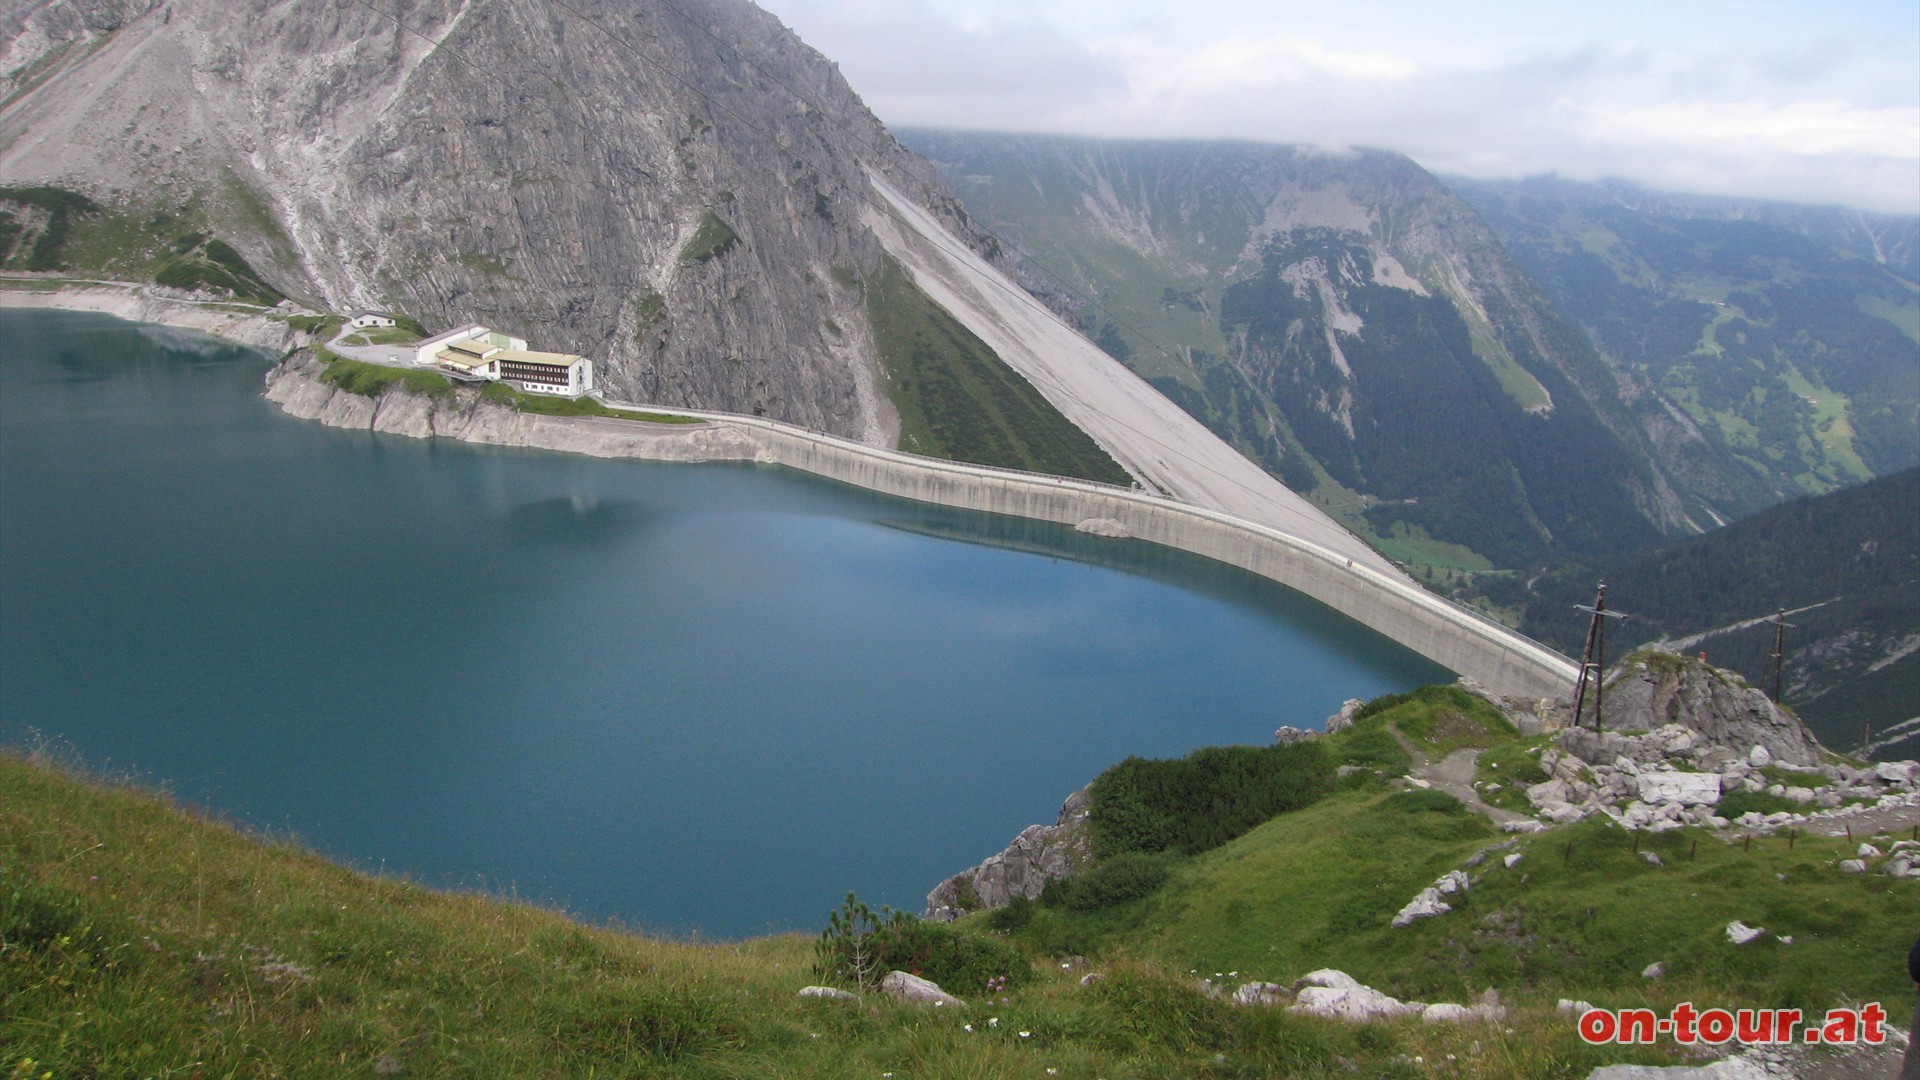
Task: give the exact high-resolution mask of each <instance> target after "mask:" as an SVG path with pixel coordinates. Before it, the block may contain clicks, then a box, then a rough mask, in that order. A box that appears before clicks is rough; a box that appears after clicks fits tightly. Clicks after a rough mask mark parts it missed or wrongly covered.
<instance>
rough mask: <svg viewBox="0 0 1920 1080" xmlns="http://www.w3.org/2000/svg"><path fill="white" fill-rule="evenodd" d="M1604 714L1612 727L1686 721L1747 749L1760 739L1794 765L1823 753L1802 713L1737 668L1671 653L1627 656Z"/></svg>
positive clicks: (1714, 739) (1715, 739)
mask: <svg viewBox="0 0 1920 1080" xmlns="http://www.w3.org/2000/svg"><path fill="white" fill-rule="evenodd" d="M1605 721H1606V727H1607V729H1608V730H1611V731H1649V730H1652V729H1653V728H1656V727H1660V726H1662V725H1666V724H1679V725H1681V726H1683V727H1686V728H1690V729H1692V730H1693V731H1694V732H1695V733H1697V735H1698V736H1699V738H1701V739H1703V740H1704V741H1705V742H1706V743H1707V744H1708V745H1709V746H1717V747H1725V748H1728V749H1734V750H1738V751H1739V752H1740V753H1742V754H1749V753H1751V748H1752V747H1755V746H1760V747H1764V748H1765V749H1766V750H1767V752H1768V754H1769V755H1770V756H1771V759H1772V760H1773V761H1778V762H1783V763H1785V764H1789V765H1814V764H1817V763H1818V762H1819V760H1820V746H1819V744H1818V743H1816V742H1814V740H1813V736H1812V735H1810V734H1808V733H1807V729H1806V727H1805V726H1804V725H1802V724H1801V723H1800V720H1799V718H1798V717H1796V716H1794V715H1793V714H1792V713H1790V712H1787V711H1786V710H1785V709H1782V708H1780V707H1779V706H1778V705H1775V704H1774V703H1773V702H1772V701H1770V700H1768V698H1767V695H1765V694H1764V693H1761V692H1760V691H1759V690H1758V689H1755V688H1754V687H1751V686H1748V685H1747V683H1746V680H1744V679H1742V678H1741V677H1740V676H1738V675H1736V674H1734V673H1733V672H1731V671H1726V670H1724V669H1721V668H1716V667H1714V666H1712V665H1710V664H1708V663H1706V662H1705V661H1703V660H1695V659H1692V658H1690V657H1685V656H1677V655H1674V654H1671V653H1655V652H1642V653H1635V654H1633V655H1631V656H1628V657H1627V658H1626V659H1624V660H1622V661H1621V662H1620V664H1619V666H1617V667H1616V668H1615V669H1614V670H1613V672H1612V674H1611V675H1610V676H1609V677H1608V679H1607V693H1606V715H1605ZM1762 764H1764V763H1762Z"/></svg>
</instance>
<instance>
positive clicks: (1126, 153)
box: [900, 131, 1714, 569]
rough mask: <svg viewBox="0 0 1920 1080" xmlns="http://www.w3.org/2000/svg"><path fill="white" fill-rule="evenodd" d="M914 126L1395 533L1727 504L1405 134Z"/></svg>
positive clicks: (1128, 340)
mask: <svg viewBox="0 0 1920 1080" xmlns="http://www.w3.org/2000/svg"><path fill="white" fill-rule="evenodd" d="M900 137H901V139H902V141H903V142H905V143H906V144H907V145H908V146H910V147H912V148H913V149H915V150H917V151H919V152H920V153H921V154H923V155H925V156H926V157H928V158H929V159H931V160H932V161H934V162H935V164H937V165H938V166H939V167H940V169H941V171H942V172H943V173H944V174H945V176H946V178H947V181H948V183H949V185H950V186H951V187H952V189H953V190H954V191H955V193H956V194H958V195H959V197H960V198H961V199H962V200H963V201H964V202H965V203H966V205H967V207H968V209H969V212H970V213H972V214H973V215H974V217H975V219H976V220H978V221H979V222H980V223H981V224H982V225H984V226H985V227H987V228H989V229H991V230H992V231H994V232H995V233H996V234H997V235H999V236H1000V237H1001V238H1002V240H1003V241H1005V242H1007V243H1008V245H1009V246H1010V247H1011V248H1012V249H1013V251H1014V254H1015V257H1016V262H1022V261H1024V270H1023V274H1022V278H1021V280H1022V281H1023V283H1026V284H1028V285H1029V287H1031V288H1034V289H1035V290H1036V291H1038V292H1041V293H1042V294H1044V295H1049V296H1050V297H1051V299H1052V300H1053V301H1054V302H1055V304H1056V306H1058V307H1061V308H1063V309H1066V310H1068V311H1070V312H1072V313H1073V315H1074V316H1075V317H1077V318H1078V320H1079V321H1080V322H1081V324H1082V325H1083V327H1084V328H1085V329H1086V330H1087V332H1088V333H1089V335H1090V336H1093V337H1094V338H1095V339H1096V340H1098V341H1099V342H1100V343H1101V344H1102V345H1103V346H1104V347H1105V348H1106V349H1107V350H1108V351H1109V352H1110V353H1112V354H1113V355H1114V356H1116V357H1117V358H1119V359H1121V360H1123V361H1125V362H1127V363H1128V364H1130V365H1131V366H1133V367H1134V368H1135V369H1136V370H1138V371H1140V372H1141V373H1142V374H1143V375H1145V376H1147V377H1148V378H1150V379H1151V380H1153V382H1154V384H1155V385H1156V386H1158V387H1159V388H1160V389H1161V390H1162V391H1163V392H1165V393H1167V394H1168V395H1169V396H1170V397H1173V398H1174V399H1175V400H1176V401H1179V402H1180V403H1181V404H1182V405H1183V406H1184V407H1185V408H1186V409H1187V410H1188V411H1189V412H1191V413H1193V414H1194V415H1195V416H1198V417H1200V418H1201V419H1203V420H1204V421H1206V422H1207V423H1208V424H1209V425H1210V426H1211V427H1213V428H1214V430H1216V431H1218V432H1220V433H1221V434H1222V435H1223V436H1224V437H1226V438H1228V439H1229V440H1230V441H1232V442H1234V443H1235V444H1236V445H1238V446H1239V447H1240V448H1241V449H1242V450H1243V451H1244V452H1246V453H1247V454H1248V455H1249V456H1250V457H1253V458H1254V459H1255V460H1256V461H1259V462H1260V463H1262V464H1263V465H1264V466H1266V467H1267V468H1268V469H1269V470H1271V471H1273V472H1274V473H1276V474H1277V475H1279V476H1281V477H1282V478H1284V479H1285V480H1286V481H1287V483H1288V484H1289V485H1290V486H1292V487H1294V488H1295V489H1296V490H1300V491H1303V492H1313V493H1314V497H1315V498H1316V500H1317V501H1319V502H1320V503H1321V505H1323V506H1324V507H1327V508H1328V509H1329V510H1331V511H1333V512H1335V513H1336V514H1338V515H1340V516H1341V517H1342V518H1343V520H1346V521H1347V522H1348V524H1349V525H1351V526H1354V527H1356V528H1358V529H1359V530H1361V531H1362V532H1363V533H1366V534H1369V535H1370V536H1371V538H1373V539H1374V540H1375V542H1376V543H1378V544H1379V545H1380V546H1381V547H1382V548H1383V550H1386V551H1388V552H1389V553H1390V554H1392V555H1394V556H1395V557H1396V558H1401V559H1405V560H1408V561H1410V562H1413V563H1416V564H1425V565H1427V566H1432V567H1439V568H1446V569H1483V568H1486V567H1488V566H1492V565H1506V566H1511V565H1518V564H1521V563H1524V562H1527V561H1530V560H1532V559H1535V558H1538V557H1540V556H1541V555H1542V554H1544V553H1548V552H1576V551H1608V550H1620V549H1623V548H1629V547H1634V546H1638V545H1644V544H1648V543H1653V542H1655V541H1657V540H1659V539H1660V538H1661V537H1663V536H1673V535H1682V534H1685V533H1687V532H1691V531H1694V530H1696V529H1699V528H1707V527H1711V526H1712V524H1713V523H1714V517H1713V516H1712V513H1711V512H1710V511H1711V509H1712V507H1711V504H1710V503H1709V502H1707V501H1706V500H1704V499H1702V498H1700V497H1699V496H1698V495H1696V494H1695V493H1694V492H1692V491H1691V490H1689V489H1688V488H1686V487H1683V486H1678V485H1675V484H1673V483H1672V482H1670V477H1669V469H1668V462H1667V460H1666V456H1664V455H1663V454H1662V453H1661V452H1660V449H1659V447H1658V446H1656V445H1655V443H1654V442H1653V440H1652V439H1650V438H1649V436H1648V434H1647V432H1646V430H1645V428H1644V427H1643V426H1642V424H1641V423H1640V422H1639V421H1638V419H1637V418H1636V416H1635V413H1634V408H1633V405H1632V400H1633V397H1634V388H1633V387H1632V386H1630V385H1626V384H1623V383H1622V381H1621V380H1620V378H1619V377H1618V374H1617V373H1616V372H1615V370H1614V369H1613V368H1611V367H1610V366H1609V365H1608V364H1606V362H1605V361H1604V360H1603V359H1602V358H1601V357H1600V356H1599V354H1598V353H1596V352H1595V351H1594V349H1593V348H1592V346H1591V344H1590V343H1589V342H1587V341H1586V339H1585V337H1584V335H1582V334H1581V333H1580V331H1579V330H1578V328H1577V327H1575V326H1573V325H1572V324H1570V323H1569V322H1567V321H1566V320H1565V319H1564V318H1563V317H1561V316H1560V314H1559V313H1558V312H1557V311H1555V310H1554V308H1553V306H1552V304H1551V303H1549V302H1548V301H1547V299H1546V298H1545V297H1544V296H1543V295H1541V294H1540V292H1539V291H1538V290H1537V289H1536V288H1535V287H1534V286H1533V285H1532V283H1531V282H1530V281H1528V280H1527V276H1526V274H1525V273H1524V272H1523V271H1522V270H1521V268H1520V267H1519V265H1518V264H1517V263H1515V262H1514V261H1513V260H1512V258H1511V257H1510V256H1509V255H1508V254H1507V253H1506V251H1505V250H1504V249H1503V248H1502V247H1501V245H1500V243H1499V241H1498V239H1497V238H1496V237H1495V236H1494V235H1493V234H1492V232H1491V231H1489V230H1488V229H1487V228H1486V226H1485V224H1484V223H1483V222H1482V221H1481V220H1480V217H1479V215H1478V214H1477V213H1476V212H1475V211H1474V210H1473V209H1472V208H1471V207H1469V206H1468V205H1467V204H1466V203H1464V202H1462V201H1461V200H1460V199H1459V198H1457V197H1456V196H1454V195H1453V194H1452V193H1451V192H1450V191H1448V190H1447V188H1446V187H1445V186H1444V185H1443V184H1441V183H1440V182H1439V181H1438V180H1436V179H1435V178H1434V177H1432V176H1431V175H1430V174H1428V173H1427V172H1426V171H1425V170H1423V169H1421V168H1420V167H1419V166H1418V165H1416V164H1414V163H1413V162H1412V161H1410V160H1408V159H1407V158H1405V157H1404V156H1401V155H1398V154H1392V153H1386V152H1381V151H1354V152H1351V153H1345V154H1327V153H1321V152H1317V151H1313V150H1308V149H1302V148H1298V147H1285V146H1271V145H1259V144H1252V143H1232V142H1148V141H1119V140H1097V139H1076V138H1061V137H1051V136H1016V135H991V134H979V133H959V132H938V131H903V132H901V133H900ZM1054 276H1057V277H1058V278H1059V279H1060V280H1061V281H1063V282H1064V284H1065V288H1062V287H1061V285H1060V284H1057V283H1054V282H1051V281H1049V280H1048V279H1049V278H1050V277H1054Z"/></svg>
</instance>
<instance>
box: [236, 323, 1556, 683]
mask: <svg viewBox="0 0 1920 1080" xmlns="http://www.w3.org/2000/svg"><path fill="white" fill-rule="evenodd" d="M320 370H321V367H320V365H319V363H318V362H317V361H310V360H301V359H299V358H295V359H293V360H289V361H288V362H286V363H283V364H282V365H280V366H279V367H276V368H275V369H274V370H273V371H272V372H270V373H269V374H268V376H267V391H266V396H267V397H268V398H269V399H270V400H273V401H275V402H277V403H279V405H280V407H281V408H282V409H284V410H286V411H287V412H288V413H291V414H293V415H295V416H300V417H304V418H306V419H309V420H318V421H320V422H322V423H325V424H329V425H332V426H335V427H348V428H361V429H368V430H373V431H381V432H388V433H391V434H396V435H408V436H412V437H415V438H429V437H433V436H441V437H446V438H455V439H462V440H465V441H468V442H477V443H489V444H493V445H499V446H522V447H533V448H539V449H547V450H562V451H567V452H570V453H578V454H590V455H593V456H596V457H630V458H644V459H648V460H655V461H690V462H691V461H762V462H769V463H774V464H780V465H785V466H788V467H790V468H794V469H799V470H801V471H802V472H808V473H812V474H814V475H816V476H821V477H826V478H827V479H831V480H838V481H841V482H843V483H848V484H854V485H856V486H859V487H863V488H866V489H868V490H870V491H877V492H881V493H883V494H887V495H897V496H899V497H901V498H906V499H914V500H918V501H920V502H930V503H938V504H940V505H943V506H953V507H959V508H961V509H965V510H982V511H986V512H988V513H993V514H1010V515H1013V516H1015V517H1024V518H1034V519H1037V520H1041V521H1052V522H1057V523H1060V524H1064V525H1079V524H1080V523H1081V522H1086V521H1090V520H1092V521H1097V520H1100V519H1108V520H1110V521H1113V522H1118V523H1120V525H1122V526H1124V527H1125V531H1126V533H1127V534H1128V535H1131V536H1133V537H1136V538H1138V539H1141V540H1147V541H1151V542H1153V543H1156V544H1164V545H1166V546H1167V547H1171V548H1178V549H1180V550H1182V551H1188V552H1192V553H1194V554H1196V555H1204V556H1206V557H1207V558H1210V559H1217V560H1219V561H1220V562H1223V563H1227V564H1229V565H1232V566H1237V567H1240V568H1241V569H1243V570H1248V571H1250V572H1252V573H1255V574H1258V575H1260V576H1261V577H1264V578H1268V579H1270V580H1273V581H1277V582H1279V583H1280V584H1282V585H1285V586H1287V587H1289V588H1292V589H1295V590H1297V591H1299V592H1301V593H1304V594H1306V595H1307V596H1311V597H1313V598H1314V599H1315V600H1318V601H1320V602H1321V603H1324V604H1326V605H1327V606H1329V607H1331V608H1333V609H1334V610H1336V611H1339V612H1342V613H1343V614H1346V615H1348V616H1350V617H1352V618H1354V619H1357V620H1359V621H1360V622H1361V623H1364V624H1365V625H1367V626H1369V627H1372V628H1373V629H1374V630H1377V631H1379V632H1380V633H1382V634H1385V635H1386V636H1387V637H1389V638H1391V639H1392V640H1394V641H1397V642H1399V643H1400V644H1402V645H1405V646H1406V647H1408V648H1410V649H1412V650H1413V651H1414V652H1417V653H1419V654H1420V655H1422V656H1424V657H1426V658H1427V659H1429V660H1432V661H1434V662H1435V663H1438V664H1440V665H1442V666H1444V667H1446V668H1449V669H1451V670H1453V671H1455V672H1458V673H1459V674H1461V675H1465V676H1467V677H1468V678H1471V679H1473V680H1474V681H1476V682H1478V683H1480V684H1481V685H1482V686H1485V687H1486V688H1488V689H1489V690H1493V691H1496V692H1498V693H1501V694H1507V695H1511V696H1514V697H1522V698H1542V697H1562V696H1565V695H1567V694H1568V693H1570V692H1571V690H1572V688H1573V681H1574V677H1575V676H1576V675H1577V674H1578V668H1577V665H1575V664H1574V662H1573V661H1571V660H1568V659H1567V658H1566V657H1564V656H1561V655H1560V654H1558V653H1556V652H1553V651H1552V650H1550V649H1548V648H1546V647H1545V646H1543V645H1541V644H1539V643H1538V642H1535V641H1532V640H1530V639H1528V638H1526V637H1523V636H1521V635H1519V634H1517V633H1514V632H1513V631H1512V630H1509V629H1507V628H1506V627H1504V626H1501V625H1500V624H1498V623H1496V622H1494V621H1492V620H1490V619H1487V618H1484V617H1482V616H1480V615H1477V614H1475V613H1473V612H1471V611H1468V610H1466V609H1465V608H1462V607H1459V606H1457V605H1455V604H1452V603H1450V602H1448V601H1446V600H1443V599H1441V598H1440V597H1438V596H1434V595H1433V594H1431V593H1429V592H1427V591H1426V590H1424V589H1422V588H1420V587H1419V586H1418V585H1415V584H1414V583H1413V582H1412V581H1410V580H1408V579H1406V578H1404V577H1401V576H1399V575H1398V574H1390V573H1386V572H1383V571H1381V570H1378V569H1375V568H1373V567H1371V566H1368V565H1366V563H1364V562H1362V561H1359V560H1356V559H1351V558H1349V557H1347V556H1345V555H1342V554H1338V553H1335V552H1333V551H1331V550H1329V549H1327V548H1325V547H1322V546H1320V545H1318V544H1314V543H1312V542H1310V541H1307V540H1303V539H1300V538H1299V537H1296V536H1292V535H1289V534H1287V533H1285V532H1282V531H1280V530H1278V529H1274V528H1271V527H1268V526H1265V525H1258V524H1254V523H1252V522H1248V521H1244V520H1241V519H1239V518H1237V517H1233V516H1231V515H1228V514H1225V513H1221V512H1219V511H1215V510H1208V509H1204V508H1201V507H1196V506H1192V505H1188V504H1186V503H1181V502H1176V501H1174V500H1171V499H1166V498H1161V497H1159V496H1154V495H1147V494H1144V493H1141V492H1136V491H1129V490H1127V489H1125V488H1119V487H1113V486H1110V485H1106V484H1095V483H1089V482H1087V481H1081V480H1067V479H1062V478H1058V477H1050V476H1040V475H1037V474H1034V473H1024V472H1017V471H1014V470H1010V469H995V468H990V467H987V466H981V465H965V464H960V463H958V462H952V461H942V460H939V459H936V458H924V457H919V456H916V455H913V454H904V453H900V452H899V451H895V450H885V449H879V448H876V447H872V446H866V445H863V444H860V443H856V442H851V441H849V440H846V439H841V438H838V437H835V436H832V435H826V434H822V433H820V432H814V431H808V430H806V429H804V428H798V427H793V426H791V425H788V424H783V423H779V422H777V421H772V420H766V419H762V418H760V417H753V416H739V415H735V414H731V413H709V412H697V411H693V410H685V409H662V408H659V407H657V406H646V405H631V406H629V405H625V404H624V403H619V402H610V403H609V404H613V405H617V406H620V407H626V408H635V409H642V410H648V411H653V412H661V413H673V414H677V415H684V416H691V417H698V418H700V419H702V420H705V421H707V422H706V423H704V424H687V425H674V424H648V423H641V422H636V421H632V420H620V419H607V418H600V417H557V416H542V415H537V414H533V413H523V412H518V411H516V410H513V409H509V408H504V407H501V406H498V405H493V404H490V403H488V402H485V401H482V400H481V399H480V398H479V397H478V395H472V394H462V393H458V392H456V393H453V394H446V395H441V396H437V397H420V396H415V395H411V394H407V393H404V392H402V391H399V390H397V389H396V390H390V391H388V392H386V393H384V394H382V395H381V396H380V397H378V398H367V397H362V396H359V395H357V394H351V393H347V392H346V391H343V390H339V389H338V388H336V387H334V386H331V385H329V384H327V383H325V382H323V381H321V380H320V378H319V372H320Z"/></svg>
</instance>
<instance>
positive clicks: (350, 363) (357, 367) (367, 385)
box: [315, 346, 453, 397]
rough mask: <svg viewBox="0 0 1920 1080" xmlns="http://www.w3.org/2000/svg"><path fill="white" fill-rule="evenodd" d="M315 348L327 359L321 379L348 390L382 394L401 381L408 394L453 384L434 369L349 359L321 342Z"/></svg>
mask: <svg viewBox="0 0 1920 1080" xmlns="http://www.w3.org/2000/svg"><path fill="white" fill-rule="evenodd" d="M315 351H316V352H317V353H319V354H320V358H321V359H322V360H325V361H326V362H327V367H326V370H325V371H322V372H321V373H320V379H321V381H322V382H326V383H329V384H331V385H333V386H337V387H339V388H340V389H342V390H345V391H346V392H347V393H349V394H359V395H360V396H361V397H379V396H380V395H381V394H384V393H386V392H387V388H388V387H391V386H395V385H398V386H400V387H402V388H403V389H405V390H406V392H407V393H409V394H423V395H427V396H432V395H435V394H444V393H446V392H447V391H448V390H450V389H452V388H453V384H452V383H451V382H449V381H448V380H447V377H446V376H444V375H438V374H435V373H434V372H431V371H419V370H408V369H406V368H393V367H386V366H384V365H382V364H367V363H362V362H361V361H359V360H348V359H347V358H345V357H343V356H336V355H334V354H333V353H331V352H328V351H327V350H326V349H324V348H321V347H318V346H316V347H315Z"/></svg>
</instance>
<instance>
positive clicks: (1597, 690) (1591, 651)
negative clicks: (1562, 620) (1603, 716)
mask: <svg viewBox="0 0 1920 1080" xmlns="http://www.w3.org/2000/svg"><path fill="white" fill-rule="evenodd" d="M1573 608H1574V610H1575V611H1585V612H1588V613H1590V614H1592V616H1593V621H1592V622H1591V623H1588V624H1587V647H1586V649H1585V651H1583V652H1582V653H1581V655H1580V681H1579V682H1576V683H1575V684H1574V685H1573V726H1574V727H1579V726H1580V717H1581V716H1582V714H1584V713H1585V711H1586V707H1587V687H1588V686H1592V687H1593V730H1595V731H1599V730H1601V726H1602V725H1601V721H1600V709H1601V700H1602V697H1603V696H1604V694H1605V688H1604V682H1605V676H1606V670H1607V620H1608V619H1624V618H1626V616H1625V615H1622V614H1621V613H1620V612H1617V611H1608V610H1607V583H1606V582H1604V581H1603V582H1601V583H1600V588H1599V592H1598V593H1596V594H1595V595H1594V598H1593V604H1592V606H1588V605H1586V604H1575V605H1573Z"/></svg>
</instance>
